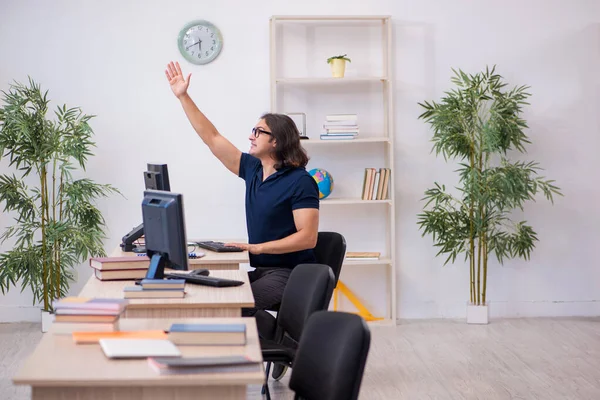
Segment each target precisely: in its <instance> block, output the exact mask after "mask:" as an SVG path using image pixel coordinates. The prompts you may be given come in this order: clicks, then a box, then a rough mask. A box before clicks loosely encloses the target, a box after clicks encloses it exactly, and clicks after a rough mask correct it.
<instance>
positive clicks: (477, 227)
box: [418, 68, 561, 324]
mask: <svg viewBox="0 0 600 400" xmlns="http://www.w3.org/2000/svg"><path fill="white" fill-rule="evenodd" d="M494 71H495V68H493V69H492V70H491V71H490V70H489V69H488V68H486V71H485V72H483V73H477V74H475V75H467V74H465V73H464V72H462V71H459V72H456V71H454V72H455V76H454V77H453V78H452V82H453V83H454V84H455V85H456V86H457V88H456V89H453V90H451V91H448V92H446V96H445V97H443V98H442V99H441V101H440V102H439V103H436V102H431V103H429V102H424V104H421V103H419V105H420V106H422V107H423V108H424V109H425V111H424V112H423V114H421V115H420V116H419V118H420V119H423V120H425V121H426V122H427V123H429V124H430V125H431V127H432V128H433V138H432V141H433V143H434V145H433V149H434V150H435V153H436V154H440V153H441V154H442V155H443V156H444V159H449V158H453V159H456V160H457V161H458V162H459V164H458V166H459V168H458V170H457V172H458V173H459V184H458V186H457V187H456V189H457V190H458V194H459V196H456V195H454V194H453V193H449V192H447V191H446V187H445V186H444V185H440V184H438V183H437V182H436V183H435V187H434V188H431V189H428V190H427V191H426V192H425V198H424V200H426V204H425V206H424V210H423V212H422V213H421V214H419V216H418V217H419V221H418V224H419V225H420V229H422V230H423V235H425V234H431V235H432V236H433V241H434V245H435V246H436V247H438V248H439V252H438V253H437V255H441V254H445V255H447V258H446V261H445V263H444V265H445V264H447V263H448V262H450V261H452V262H455V260H456V257H457V256H458V255H459V254H461V253H464V254H465V260H468V261H469V271H470V274H469V276H470V281H469V289H470V301H469V303H468V306H467V322H468V323H484V324H485V323H487V322H488V303H487V300H488V299H487V276H488V265H489V259H490V258H489V256H490V255H495V256H496V259H497V260H498V262H499V263H500V264H502V263H503V260H504V259H509V258H514V257H522V258H523V259H525V260H527V259H529V256H530V253H531V251H532V250H533V248H534V247H535V242H536V241H537V240H538V239H537V234H536V232H535V231H534V230H533V228H532V227H531V226H530V225H528V224H527V222H526V221H517V222H513V221H511V219H510V217H511V212H512V211H513V210H515V209H519V210H523V206H524V204H525V202H526V201H528V200H534V199H535V195H536V194H538V193H539V192H541V193H543V194H544V195H545V197H546V198H547V199H548V200H549V201H551V202H553V195H554V194H557V195H561V193H560V191H559V188H558V187H556V186H554V185H553V181H552V180H546V179H544V177H541V176H538V175H537V174H538V171H539V170H540V169H541V168H539V166H538V163H536V162H525V161H513V160H510V159H509V155H511V154H514V152H515V151H519V152H521V153H524V152H525V147H524V146H525V145H526V144H528V143H530V141H529V139H528V137H527V135H526V134H525V132H524V130H525V129H526V128H527V123H526V121H525V120H523V119H522V118H521V113H522V109H523V106H524V105H525V104H528V103H527V102H526V101H527V98H528V97H529V96H530V95H529V93H527V92H526V90H527V89H528V88H527V87H525V86H520V87H516V88H514V89H510V90H506V89H505V87H506V84H505V83H503V82H502V77H501V76H500V75H498V74H496V73H495V72H494Z"/></svg>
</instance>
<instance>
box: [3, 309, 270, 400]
mask: <svg viewBox="0 0 600 400" xmlns="http://www.w3.org/2000/svg"><path fill="white" fill-rule="evenodd" d="M216 321H218V322H227V323H231V322H238V323H239V322H240V321H242V322H245V323H246V326H247V335H248V336H247V337H248V340H247V343H246V345H245V346H179V349H180V350H181V352H182V354H183V356H184V357H194V356H208V355H215V356H216V355H231V354H246V355H248V356H249V357H252V358H253V359H255V360H260V361H262V356H261V351H260V344H259V341H258V333H257V330H256V322H255V320H254V318H226V319H220V318H219V319H212V318H211V319H210V322H216ZM177 322H185V323H202V322H206V319H185V320H181V319H179V320H178V319H150V320H146V319H135V320H121V321H120V324H121V330H143V329H168V328H169V326H171V324H172V323H177ZM264 379H265V373H264V367H263V363H262V362H261V363H260V364H259V365H257V367H256V371H247V372H228V373H222V372H221V373H203V374H189V375H188V374H186V375H162V376H161V375H159V374H158V373H156V372H154V370H152V369H151V368H150V366H149V365H148V362H147V360H146V359H137V360H110V359H108V358H107V357H106V356H105V355H104V353H103V351H102V349H101V348H100V346H99V345H97V344H87V345H76V344H74V342H73V339H72V337H71V336H70V335H54V334H53V333H52V329H51V330H50V331H49V332H48V333H46V334H45V335H44V337H43V338H42V340H41V342H40V343H39V344H38V346H37V347H36V349H35V350H34V352H33V354H32V355H31V356H29V358H28V359H27V360H26V361H25V363H24V364H23V366H22V367H21V369H20V370H19V372H18V373H17V375H16V376H14V377H13V383H14V384H16V385H29V386H31V388H32V390H31V397H32V399H34V400H40V399H43V400H62V399H78V400H99V399H111V400H131V399H134V400H136V399H144V400H159V399H160V400H163V399H178V400H186V399H245V398H246V391H247V385H249V384H262V383H263V382H264Z"/></svg>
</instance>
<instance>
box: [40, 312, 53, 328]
mask: <svg viewBox="0 0 600 400" xmlns="http://www.w3.org/2000/svg"><path fill="white" fill-rule="evenodd" d="M53 323H54V314H52V313H49V312H48V311H43V310H42V332H44V333H45V332H48V330H49V329H50V327H51V326H52V324H53Z"/></svg>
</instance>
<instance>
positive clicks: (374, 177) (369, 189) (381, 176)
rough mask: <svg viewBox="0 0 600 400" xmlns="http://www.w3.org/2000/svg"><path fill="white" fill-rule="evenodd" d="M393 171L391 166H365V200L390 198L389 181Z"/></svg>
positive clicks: (363, 191) (363, 190) (363, 193)
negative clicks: (377, 167) (376, 167)
mask: <svg viewBox="0 0 600 400" xmlns="http://www.w3.org/2000/svg"><path fill="white" fill-rule="evenodd" d="M391 173H392V171H391V170H390V169H389V168H379V171H378V170H376V169H375V168H365V177H364V180H363V188H362V199H363V200H387V199H389V198H390V197H389V190H388V188H389V182H390V174H391Z"/></svg>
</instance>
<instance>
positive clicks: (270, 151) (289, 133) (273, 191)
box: [165, 62, 319, 316]
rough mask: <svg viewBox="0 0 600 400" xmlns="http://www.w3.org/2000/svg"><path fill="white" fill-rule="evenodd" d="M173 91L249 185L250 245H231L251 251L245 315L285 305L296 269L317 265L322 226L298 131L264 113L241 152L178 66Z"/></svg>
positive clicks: (172, 68) (173, 69)
mask: <svg viewBox="0 0 600 400" xmlns="http://www.w3.org/2000/svg"><path fill="white" fill-rule="evenodd" d="M165 74H166V76H167V79H168V80H169V84H170V85H171V89H172V91H173V93H174V94H175V96H176V97H177V98H178V99H179V101H180V102H181V105H182V106H183V110H184V111H185V114H186V115H187V117H188V119H189V121H190V123H191V124H192V126H193V127H194V129H195V130H196V132H197V133H198V136H200V138H201V139H202V141H203V142H204V143H205V144H206V145H207V146H208V147H209V149H210V151H211V152H212V153H213V154H214V155H215V156H216V157H217V158H218V159H219V160H220V161H221V162H222V163H223V165H225V167H226V168H227V169H229V170H230V171H231V172H233V173H234V174H236V175H238V176H239V177H241V178H242V179H244V180H245V181H246V225H247V229H248V244H246V243H229V245H233V246H236V247H240V248H242V249H244V250H247V251H248V252H249V258H250V265H251V266H252V267H254V268H256V269H255V270H254V271H251V272H250V273H249V276H250V282H251V286H252V293H253V295H254V301H255V307H254V308H252V309H244V310H243V312H242V314H243V315H244V316H252V315H254V314H255V313H256V311H257V310H265V309H270V308H272V307H273V306H275V305H277V304H279V303H280V302H281V298H282V294H283V290H284V288H285V285H286V283H287V280H288V277H289V275H290V273H291V271H292V269H293V268H294V267H295V266H296V265H298V264H302V263H314V262H316V260H315V256H314V254H313V251H312V249H313V248H314V247H315V244H316V242H317V233H318V227H319V189H318V186H317V184H316V182H315V181H314V179H313V178H312V177H311V176H310V175H309V174H308V172H306V169H305V168H304V167H305V166H306V164H307V162H308V157H307V156H306V153H305V151H304V149H303V148H302V146H301V145H300V139H299V136H300V135H299V132H298V129H297V128H296V125H295V124H294V121H292V119H291V118H289V117H288V116H286V115H282V114H265V115H263V116H262V117H261V118H260V120H259V121H258V123H257V124H256V126H255V127H254V128H253V129H252V133H251V134H250V136H249V138H248V139H249V140H250V149H249V151H248V153H242V152H241V151H240V150H238V149H237V148H236V147H235V146H234V145H233V144H232V143H231V142H229V140H227V139H226V138H225V137H223V136H222V135H221V134H220V133H219V132H218V131H217V129H216V128H215V127H214V126H213V124H212V123H211V122H210V121H209V120H208V119H207V118H206V117H205V116H204V114H203V113H202V112H201V111H200V110H199V109H198V108H197V107H196V105H195V104H194V102H193V101H192V99H191V98H190V97H189V95H188V94H187V89H188V86H189V84H190V78H191V75H192V74H189V75H188V76H187V78H184V77H183V74H182V72H181V68H180V66H179V63H175V64H174V63H173V62H171V63H169V64H168V66H167V69H166V71H165Z"/></svg>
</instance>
